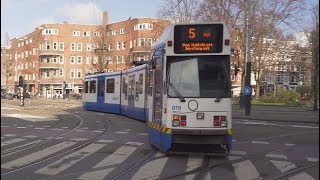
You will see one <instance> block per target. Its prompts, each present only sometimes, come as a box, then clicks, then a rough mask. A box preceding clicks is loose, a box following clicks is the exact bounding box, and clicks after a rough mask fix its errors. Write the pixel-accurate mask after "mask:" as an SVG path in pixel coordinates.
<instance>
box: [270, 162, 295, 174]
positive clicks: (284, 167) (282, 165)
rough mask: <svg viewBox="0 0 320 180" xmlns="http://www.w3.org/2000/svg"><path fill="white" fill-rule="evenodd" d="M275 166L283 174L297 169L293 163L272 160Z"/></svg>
mask: <svg viewBox="0 0 320 180" xmlns="http://www.w3.org/2000/svg"><path fill="white" fill-rule="evenodd" d="M270 161H271V162H272V163H273V165H274V166H276V168H277V169H278V170H279V171H280V172H281V173H284V172H287V171H289V170H291V169H294V168H296V167H297V166H296V165H295V164H293V163H292V162H287V161H275V160H270Z"/></svg>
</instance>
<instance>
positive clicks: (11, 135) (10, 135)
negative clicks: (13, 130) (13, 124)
mask: <svg viewBox="0 0 320 180" xmlns="http://www.w3.org/2000/svg"><path fill="white" fill-rule="evenodd" d="M3 136H5V137H14V136H17V135H16V134H5V135H3Z"/></svg>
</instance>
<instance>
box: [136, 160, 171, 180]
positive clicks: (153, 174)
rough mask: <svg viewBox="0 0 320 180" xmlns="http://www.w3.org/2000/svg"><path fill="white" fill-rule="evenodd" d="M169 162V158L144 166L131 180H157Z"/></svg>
mask: <svg viewBox="0 0 320 180" xmlns="http://www.w3.org/2000/svg"><path fill="white" fill-rule="evenodd" d="M167 161H168V158H167V157H164V158H160V159H156V160H153V161H150V162H148V163H146V164H144V165H143V166H142V167H141V168H140V169H139V171H138V172H136V173H135V175H134V176H133V178H131V180H141V179H157V178H158V177H159V176H160V175H161V172H162V170H163V168H164V166H165V164H166V162H167Z"/></svg>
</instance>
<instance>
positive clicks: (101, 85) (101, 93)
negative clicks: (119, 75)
mask: <svg viewBox="0 0 320 180" xmlns="http://www.w3.org/2000/svg"><path fill="white" fill-rule="evenodd" d="M99 83H100V86H98V87H99V92H100V94H99V95H98V96H104V87H105V85H104V80H100V81H99Z"/></svg>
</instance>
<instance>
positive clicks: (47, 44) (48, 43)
mask: <svg viewBox="0 0 320 180" xmlns="http://www.w3.org/2000/svg"><path fill="white" fill-rule="evenodd" d="M50 45H51V43H50V42H46V50H50Z"/></svg>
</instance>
